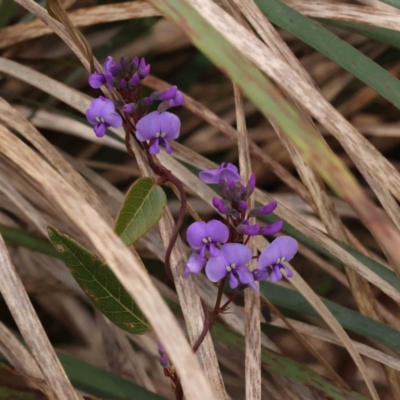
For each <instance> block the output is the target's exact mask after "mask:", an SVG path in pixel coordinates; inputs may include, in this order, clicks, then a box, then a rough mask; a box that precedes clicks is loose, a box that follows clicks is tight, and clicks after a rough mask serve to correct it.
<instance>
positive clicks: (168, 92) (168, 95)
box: [158, 86, 178, 100]
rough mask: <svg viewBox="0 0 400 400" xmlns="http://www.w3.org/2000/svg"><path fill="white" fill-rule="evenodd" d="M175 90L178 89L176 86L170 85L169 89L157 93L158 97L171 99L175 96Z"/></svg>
mask: <svg viewBox="0 0 400 400" xmlns="http://www.w3.org/2000/svg"><path fill="white" fill-rule="evenodd" d="M177 90H178V87H177V86H171V87H170V88H169V89H167V90H163V91H162V92H161V93H160V94H159V95H158V98H159V99H161V100H171V99H172V98H173V97H174V96H175V94H176V91H177Z"/></svg>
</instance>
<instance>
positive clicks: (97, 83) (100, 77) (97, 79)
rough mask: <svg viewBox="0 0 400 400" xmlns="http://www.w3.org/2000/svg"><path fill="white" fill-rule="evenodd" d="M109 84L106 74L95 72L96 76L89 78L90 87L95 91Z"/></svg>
mask: <svg viewBox="0 0 400 400" xmlns="http://www.w3.org/2000/svg"><path fill="white" fill-rule="evenodd" d="M106 83H107V81H106V77H105V76H104V74H101V73H100V72H95V73H94V74H92V75H90V76H89V85H90V86H91V87H92V88H93V89H98V88H99V87H101V86H103V85H105V84H106Z"/></svg>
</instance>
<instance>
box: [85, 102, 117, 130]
mask: <svg viewBox="0 0 400 400" xmlns="http://www.w3.org/2000/svg"><path fill="white" fill-rule="evenodd" d="M86 118H87V119H88V121H89V122H90V123H91V124H92V125H94V132H95V133H96V136H97V137H103V136H104V134H105V131H106V129H107V128H108V127H110V126H112V127H113V128H120V127H121V126H122V118H121V116H120V115H119V114H118V113H117V112H115V105H114V103H113V102H112V101H111V100H108V99H106V98H104V97H99V98H98V99H95V100H93V101H92V102H91V103H90V106H89V108H88V109H87V110H86Z"/></svg>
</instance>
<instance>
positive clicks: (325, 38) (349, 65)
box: [255, 0, 400, 108]
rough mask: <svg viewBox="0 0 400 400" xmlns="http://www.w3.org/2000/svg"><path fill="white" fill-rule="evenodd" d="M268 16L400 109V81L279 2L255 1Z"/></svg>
mask: <svg viewBox="0 0 400 400" xmlns="http://www.w3.org/2000/svg"><path fill="white" fill-rule="evenodd" d="M255 3H256V4H257V5H258V7H260V9H261V11H262V12H263V13H264V14H265V16H266V17H267V18H268V19H269V20H270V21H271V22H273V23H274V24H276V25H277V26H279V27H280V28H282V29H284V30H286V31H288V32H290V33H291V34H293V35H295V36H296V37H298V38H299V39H301V40H302V41H303V42H305V43H307V44H308V45H309V46H311V47H313V48H314V49H315V50H317V51H319V52H320V53H322V54H324V55H325V56H326V57H328V58H330V59H331V60H332V61H334V62H336V63H337V64H339V65H340V66H341V67H342V68H344V69H345V70H347V71H348V72H350V73H351V74H353V75H354V76H355V77H357V78H358V79H360V80H361V81H362V82H364V83H366V84H367V85H368V86H370V87H371V88H372V89H374V90H375V91H376V92H377V93H379V94H380V95H381V96H382V97H384V98H385V99H387V100H389V101H390V102H391V103H393V104H394V105H395V106H396V107H397V108H400V81H399V80H398V79H396V78H395V77H394V76H393V75H391V74H390V73H389V72H387V71H386V70H385V69H384V68H382V67H381V66H379V65H378V64H376V63H375V62H374V61H372V60H371V59H369V58H368V57H367V56H365V55H364V54H362V53H361V52H359V51H358V50H357V49H355V48H354V47H353V46H351V45H349V44H348V43H346V42H345V41H343V40H341V39H340V38H339V37H338V36H336V35H335V34H333V33H332V32H330V31H329V30H328V29H326V28H324V27H323V26H322V25H321V24H320V23H318V22H316V21H314V20H312V19H311V18H308V17H306V16H304V15H302V14H300V13H299V12H297V11H296V10H294V9H292V8H290V7H289V6H287V5H286V4H283V3H282V2H281V1H280V0H255Z"/></svg>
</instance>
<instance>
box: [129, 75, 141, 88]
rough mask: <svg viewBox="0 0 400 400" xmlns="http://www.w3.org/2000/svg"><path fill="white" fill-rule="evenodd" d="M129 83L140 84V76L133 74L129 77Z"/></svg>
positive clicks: (132, 84)
mask: <svg viewBox="0 0 400 400" xmlns="http://www.w3.org/2000/svg"><path fill="white" fill-rule="evenodd" d="M129 84H130V85H131V86H137V85H139V84H140V78H139V75H138V74H134V75H133V76H132V78H131V80H130V81H129Z"/></svg>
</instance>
